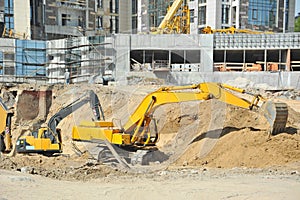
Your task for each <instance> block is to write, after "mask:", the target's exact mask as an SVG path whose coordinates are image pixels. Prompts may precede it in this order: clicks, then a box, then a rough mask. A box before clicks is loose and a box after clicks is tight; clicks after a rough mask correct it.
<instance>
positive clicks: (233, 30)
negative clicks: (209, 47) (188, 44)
mask: <svg viewBox="0 0 300 200" xmlns="http://www.w3.org/2000/svg"><path fill="white" fill-rule="evenodd" d="M202 33H205V34H214V33H225V34H236V33H246V34H272V33H273V32H269V31H265V32H262V31H254V30H249V29H236V28H235V27H233V26H231V27H229V28H224V29H212V28H211V27H210V26H206V27H205V28H204V29H203V30H202Z"/></svg>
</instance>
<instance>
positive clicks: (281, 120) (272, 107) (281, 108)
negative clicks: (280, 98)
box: [262, 101, 288, 135]
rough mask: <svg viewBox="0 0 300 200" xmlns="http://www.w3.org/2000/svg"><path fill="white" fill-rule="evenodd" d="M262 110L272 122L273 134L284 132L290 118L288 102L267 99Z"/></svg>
mask: <svg viewBox="0 0 300 200" xmlns="http://www.w3.org/2000/svg"><path fill="white" fill-rule="evenodd" d="M262 111H263V114H264V116H265V117H266V119H267V121H268V122H269V124H270V134H271V135H276V134H278V133H282V132H284V130H285V127H286V123H287V118H288V107H287V104H286V103H283V102H273V101H267V102H265V103H264V105H263V106H262Z"/></svg>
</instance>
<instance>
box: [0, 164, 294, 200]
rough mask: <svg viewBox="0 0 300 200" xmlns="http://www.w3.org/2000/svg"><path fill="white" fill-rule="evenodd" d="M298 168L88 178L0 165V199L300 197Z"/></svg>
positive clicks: (178, 172) (191, 171) (188, 171)
mask: <svg viewBox="0 0 300 200" xmlns="http://www.w3.org/2000/svg"><path fill="white" fill-rule="evenodd" d="M299 187H300V176H299V174H293V172H292V174H284V173H280V172H278V171H276V172H273V171H271V170H270V171H267V172H266V171H262V172H257V171H256V172H253V171H251V170H250V171H249V170H248V171H247V170H244V171H243V170H238V169H235V170H227V171H224V170H212V171H210V170H207V171H203V170H202V171H200V170H195V169H184V170H176V171H161V172H158V173H154V174H146V175H136V176H128V175H125V176H114V175H113V176H107V177H105V178H99V179H93V180H91V181H87V182H80V181H58V180H53V179H49V178H45V177H41V176H34V175H28V174H23V173H17V172H11V171H5V170H0V199H1V200H4V199H33V198H37V199H295V200H296V199H299V197H300V190H299Z"/></svg>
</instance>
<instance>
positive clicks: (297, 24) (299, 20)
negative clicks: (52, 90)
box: [295, 17, 300, 32]
mask: <svg viewBox="0 0 300 200" xmlns="http://www.w3.org/2000/svg"><path fill="white" fill-rule="evenodd" d="M295 32H300V17H298V18H297V19H296V20H295Z"/></svg>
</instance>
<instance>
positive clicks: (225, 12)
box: [222, 4, 230, 24]
mask: <svg viewBox="0 0 300 200" xmlns="http://www.w3.org/2000/svg"><path fill="white" fill-rule="evenodd" d="M229 10H230V6H229V5H224V4H223V5H222V24H228V23H229Z"/></svg>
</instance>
